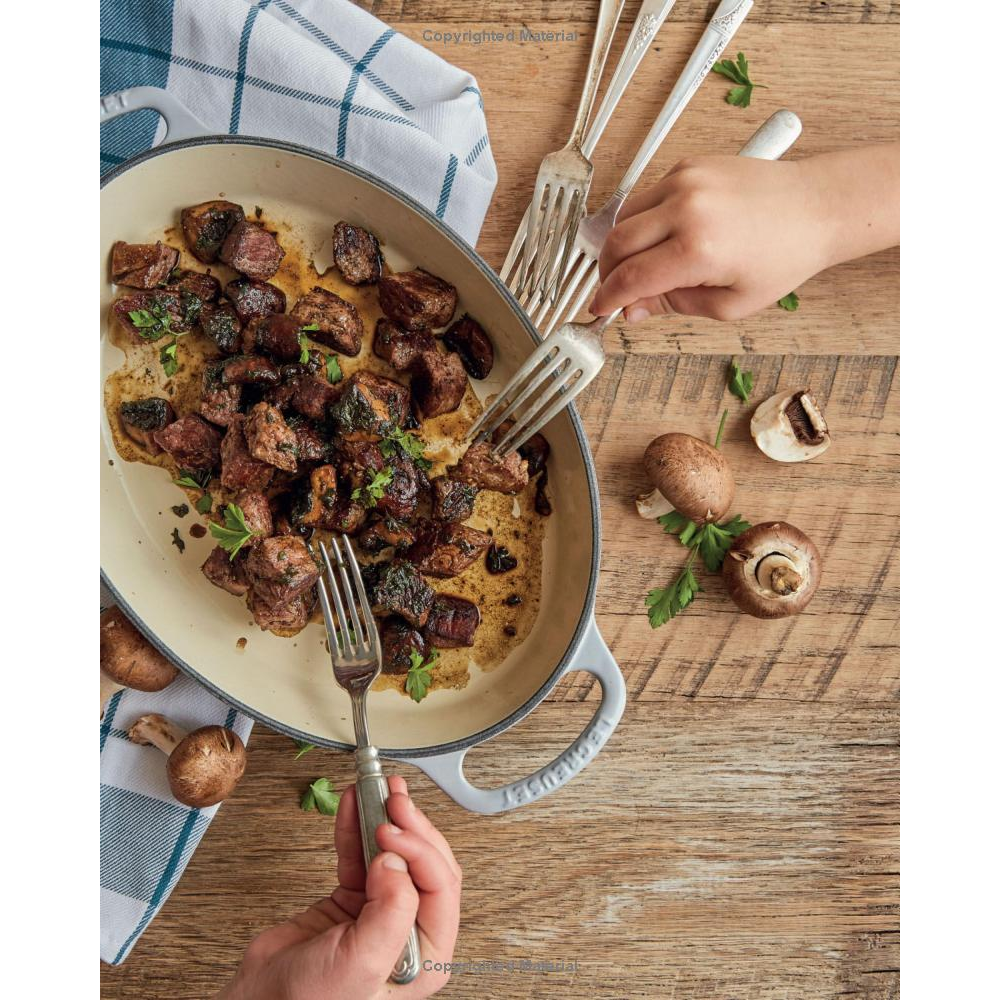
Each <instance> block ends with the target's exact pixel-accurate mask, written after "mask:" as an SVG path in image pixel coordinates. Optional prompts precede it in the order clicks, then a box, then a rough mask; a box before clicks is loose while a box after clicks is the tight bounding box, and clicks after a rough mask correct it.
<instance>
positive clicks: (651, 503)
mask: <svg viewBox="0 0 1000 1000" xmlns="http://www.w3.org/2000/svg"><path fill="white" fill-rule="evenodd" d="M635 509H636V510H637V511H638V512H639V517H644V518H646V520H648V521H655V520H656V519H657V518H658V517H662V516H663V515H664V514H669V513H670V512H671V511H672V510H673V509H674V507H673V504H671V503H670V502H669V501H668V500H667V498H666V497H665V496H664V495H663V494H662V493H661V492H660V491H659V490H658V489H655V488H654V489H651V490H650V491H649V492H648V493H643V494H642V495H641V496H637V497H636V498H635Z"/></svg>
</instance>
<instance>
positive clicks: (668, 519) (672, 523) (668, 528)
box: [656, 510, 691, 535]
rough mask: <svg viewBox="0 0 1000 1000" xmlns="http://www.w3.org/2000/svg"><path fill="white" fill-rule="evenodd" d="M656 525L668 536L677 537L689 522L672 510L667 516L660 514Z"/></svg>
mask: <svg viewBox="0 0 1000 1000" xmlns="http://www.w3.org/2000/svg"><path fill="white" fill-rule="evenodd" d="M656 521H657V523H658V524H660V525H662V526H663V530H664V531H665V532H667V534H669V535H679V534H680V533H681V532H682V531H683V530H684V529H685V528H686V527H687V526H688V525H689V524H690V523H691V522H690V521H689V520H688V519H687V518H686V517H685V516H684V515H683V514H681V513H680V512H679V511H676V510H672V511H671V512H670V513H669V514H661V515H660V516H659V517H658V518H657V519H656Z"/></svg>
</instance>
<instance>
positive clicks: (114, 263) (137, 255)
mask: <svg viewBox="0 0 1000 1000" xmlns="http://www.w3.org/2000/svg"><path fill="white" fill-rule="evenodd" d="M178 256H179V254H178V253H177V251H176V250H175V249H174V248H173V247H168V246H167V245H166V244H165V243H160V242H156V243H123V242H122V241H121V240H119V241H118V242H117V243H116V244H115V245H114V246H113V247H112V248H111V280H112V281H114V282H117V283H118V284H119V285H128V286H129V287H130V288H159V287H160V286H161V285H165V284H166V283H167V279H168V278H169V277H170V272H171V271H172V270H173V269H174V268H175V267H176V266H177V258H178Z"/></svg>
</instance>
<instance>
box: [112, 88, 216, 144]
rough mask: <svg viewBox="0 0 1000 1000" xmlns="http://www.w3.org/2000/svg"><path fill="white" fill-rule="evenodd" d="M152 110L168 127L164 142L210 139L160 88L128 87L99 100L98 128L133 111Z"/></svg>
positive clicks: (172, 97) (189, 113)
mask: <svg viewBox="0 0 1000 1000" xmlns="http://www.w3.org/2000/svg"><path fill="white" fill-rule="evenodd" d="M143 108H151V109H152V110H153V111H155V112H157V114H159V116H160V117H161V118H162V119H163V121H164V124H165V125H166V126H167V134H166V135H165V136H164V137H163V141H164V142H177V141H179V140H180V139H191V138H193V137H195V136H199V135H211V134H212V130H211V129H209V128H206V126H205V125H203V124H202V123H201V122H200V121H199V120H198V119H197V118H195V116H194V115H193V114H191V112H190V111H188V109H187V108H186V107H184V105H183V104H181V102H180V101H178V100H177V98H176V97H174V95H173V94H171V93H169V92H168V91H166V90H164V89H163V88H162V87H130V88H129V89H128V90H119V91H118V92H117V93H114V94H108V95H107V97H102V98H101V124H102V125H103V124H104V123H105V122H109V121H111V120H112V119H113V118H119V117H120V116H121V115H127V114H130V113H131V112H133V111H141V110H143Z"/></svg>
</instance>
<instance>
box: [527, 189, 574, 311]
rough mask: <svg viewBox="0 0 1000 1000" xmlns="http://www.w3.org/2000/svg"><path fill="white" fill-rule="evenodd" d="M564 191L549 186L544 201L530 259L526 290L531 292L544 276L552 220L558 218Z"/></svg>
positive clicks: (549, 245) (548, 253) (549, 249)
mask: <svg viewBox="0 0 1000 1000" xmlns="http://www.w3.org/2000/svg"><path fill="white" fill-rule="evenodd" d="M565 195H566V191H565V189H564V188H563V187H562V186H561V185H560V186H559V187H558V188H557V187H554V186H550V187H549V197H548V200H547V201H546V202H545V209H544V213H543V215H542V218H541V221H540V222H539V225H538V242H537V245H536V250H535V253H534V256H533V257H532V259H531V272H530V273H531V276H530V279H529V282H528V286H527V287H528V291H529V292H531V293H532V294H533V293H534V292H536V291H538V283H539V281H540V280H541V279H542V278H543V277H544V274H545V270H546V267H547V266H548V259H549V255H550V253H551V247H552V233H553V227H552V220H553V218H554V217H555V218H558V215H559V213H560V212H561V211H562V205H563V200H564V198H565Z"/></svg>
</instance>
